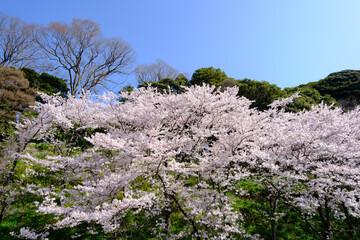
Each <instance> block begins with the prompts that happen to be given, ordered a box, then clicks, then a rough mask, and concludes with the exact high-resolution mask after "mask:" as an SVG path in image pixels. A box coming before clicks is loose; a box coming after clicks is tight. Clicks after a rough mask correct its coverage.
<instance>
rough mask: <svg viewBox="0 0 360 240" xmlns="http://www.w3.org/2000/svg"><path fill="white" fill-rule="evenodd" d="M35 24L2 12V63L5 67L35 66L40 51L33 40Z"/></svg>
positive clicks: (0, 14) (0, 37)
mask: <svg viewBox="0 0 360 240" xmlns="http://www.w3.org/2000/svg"><path fill="white" fill-rule="evenodd" d="M34 31H35V25H30V24H26V23H25V22H23V21H21V20H20V19H18V18H16V17H11V16H6V15H4V14H2V13H0V65H1V66H3V67H14V68H21V67H34V66H35V64H36V63H37V60H38V58H39V52H38V51H37V49H36V47H37V46H36V44H35V43H34V40H33V32H34Z"/></svg>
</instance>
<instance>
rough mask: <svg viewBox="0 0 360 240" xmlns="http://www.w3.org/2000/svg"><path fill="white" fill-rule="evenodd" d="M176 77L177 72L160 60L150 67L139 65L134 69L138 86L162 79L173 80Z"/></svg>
mask: <svg viewBox="0 0 360 240" xmlns="http://www.w3.org/2000/svg"><path fill="white" fill-rule="evenodd" d="M178 75H179V71H178V70H177V69H175V68H173V67H171V66H169V65H168V64H167V63H166V62H165V61H164V60H162V59H158V60H157V61H156V63H153V64H150V65H147V64H142V65H139V66H137V67H136V69H135V76H136V79H137V81H138V83H139V84H143V83H144V82H149V81H153V82H157V81H160V80H161V79H164V78H173V79H175V78H176V77H177V76H178Z"/></svg>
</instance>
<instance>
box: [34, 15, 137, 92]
mask: <svg viewBox="0 0 360 240" xmlns="http://www.w3.org/2000/svg"><path fill="white" fill-rule="evenodd" d="M36 40H37V43H38V44H39V47H40V48H41V49H42V51H43V53H44V54H45V55H46V56H47V57H48V59H49V60H50V63H51V69H52V70H56V69H61V70H64V72H65V73H66V75H67V77H68V80H69V87H70V92H71V94H72V95H73V96H78V95H79V94H81V92H82V91H93V90H95V88H96V87H99V86H103V87H106V85H107V84H108V83H110V82H111V83H116V82H113V81H111V80H110V79H109V77H110V76H112V75H114V74H128V73H129V72H130V67H131V66H132V64H133V62H134V60H135V52H134V50H133V49H132V48H131V47H130V46H129V45H128V44H127V43H125V42H124V41H123V40H122V39H120V38H112V39H107V38H103V37H102V35H101V31H100V28H99V26H98V24H96V23H95V22H93V21H91V20H81V19H73V20H72V22H71V24H70V25H69V24H66V23H60V22H53V23H50V24H49V25H48V26H47V27H44V28H41V29H40V30H39V31H38V36H37V37H36Z"/></svg>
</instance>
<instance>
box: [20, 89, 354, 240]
mask: <svg viewBox="0 0 360 240" xmlns="http://www.w3.org/2000/svg"><path fill="white" fill-rule="evenodd" d="M236 95H237V89H236V88H228V89H226V90H223V91H217V90H216V89H215V88H214V87H210V86H193V87H190V88H188V89H187V91H186V92H185V93H183V94H160V93H159V92H157V91H156V90H155V89H152V88H147V89H137V90H135V91H133V92H131V93H123V95H122V97H123V98H125V99H127V100H126V101H118V96H116V95H114V94H105V95H103V96H99V97H98V98H97V100H94V96H86V97H83V98H80V99H79V98H69V99H63V98H60V97H56V96H55V97H54V96H53V97H49V96H45V95H44V98H45V102H46V103H43V104H41V103H39V104H38V107H37V111H39V113H40V114H41V116H42V119H46V121H43V123H44V126H43V127H42V128H41V129H42V130H41V131H38V132H37V134H36V136H35V137H36V139H37V140H38V141H40V140H41V141H43V142H47V143H49V144H51V145H52V146H57V149H65V150H66V151H58V152H53V153H51V154H50V153H49V154H48V155H47V156H46V157H45V158H41V157H37V156H36V155H34V154H32V153H31V152H28V153H26V154H23V155H22V161H24V162H25V163H26V164H28V165H29V166H34V169H35V166H42V168H43V169H44V170H45V172H47V173H49V172H50V173H51V177H52V179H53V181H49V182H50V183H49V184H48V185H47V186H42V185H35V184H30V185H28V186H27V188H26V189H25V191H28V192H32V193H35V194H38V195H41V196H42V197H43V201H40V202H38V203H37V205H38V212H39V214H40V213H42V214H53V215H54V216H56V219H54V223H53V224H51V225H50V224H49V226H47V230H40V229H34V231H33V232H31V231H32V230H30V229H28V228H24V229H22V232H23V233H24V234H22V235H23V236H25V235H28V236H47V233H46V231H50V230H51V231H53V230H56V229H62V228H68V227H70V228H72V227H78V226H82V227H84V226H85V228H86V231H87V233H90V234H98V232H99V231H102V232H105V233H109V234H112V236H114V237H121V238H123V239H126V238H127V234H129V233H130V232H131V229H134V228H135V229H138V230H139V229H145V228H149V229H150V230H149V231H148V232H147V234H149V235H151V236H152V237H157V238H160V239H179V238H184V237H192V238H195V239H209V238H210V239H217V238H218V239H224V238H252V239H257V238H260V236H257V235H250V234H248V233H246V231H245V230H244V229H243V228H242V223H243V215H242V213H241V212H239V211H237V210H236V209H235V208H234V201H235V200H236V199H239V198H242V197H244V196H245V195H246V192H244V191H243V190H242V189H241V188H239V182H240V181H242V180H249V181H256V182H258V183H259V184H262V185H263V186H264V187H266V188H267V189H268V191H269V194H270V195H271V197H269V199H272V200H274V201H275V202H274V201H273V202H272V203H273V204H272V209H273V210H272V211H273V214H272V215H270V216H268V219H269V221H272V226H273V230H274V233H273V239H276V232H275V230H276V228H275V223H276V222H275V220H274V218H275V213H276V201H278V200H279V199H281V201H283V202H285V203H286V204H287V205H288V206H289V207H290V208H291V209H292V211H297V212H299V214H301V216H302V217H303V219H304V221H305V222H307V223H308V224H309V227H310V228H312V229H313V231H314V232H316V234H318V235H319V237H321V238H323V239H329V238H331V237H332V234H333V233H334V232H335V230H337V229H334V226H333V223H332V222H333V219H345V220H346V221H347V223H348V229H349V231H352V232H353V233H354V234H355V231H356V229H357V227H358V226H356V224H355V221H354V220H355V219H359V211H360V205H359V196H360V192H359V191H360V187H359V180H360V177H359V173H360V164H359V162H360V160H359V157H360V156H359V153H360V152H359V151H360V146H359V144H360V142H359V139H360V128H359V126H358V123H359V120H360V109H356V110H354V111H350V112H347V113H343V112H341V110H340V109H331V108H330V107H328V106H319V107H315V108H313V109H312V110H310V111H308V112H300V113H287V112H285V111H284V106H285V105H286V104H287V103H289V102H291V101H292V98H289V99H285V100H282V101H276V102H274V103H273V104H272V106H271V108H270V109H269V110H267V111H263V112H260V111H258V110H256V109H250V105H251V103H252V102H251V101H249V100H247V99H245V98H238V97H237V96H236ZM34 121H35V120H34ZM36 121H39V120H36ZM27 124H28V126H30V125H29V124H32V123H31V122H29V123H27ZM41 126H42V125H41ZM23 128H24V129H25V128H26V127H24V126H23ZM30 129H31V128H30ZM59 130H61V131H60V132H66V131H68V132H69V131H70V132H71V133H72V135H83V137H84V139H85V140H86V141H88V143H89V146H90V147H88V148H81V147H79V146H77V145H76V144H74V143H73V142H72V141H71V139H70V140H64V139H62V138H59V136H58V135H59ZM84 132H85V133H86V134H84ZM29 136H30V137H31V138H33V137H34V135H31V134H30V135H29ZM74 139H77V138H74ZM69 149H71V151H69ZM39 171H40V170H39ZM43 173H44V172H43ZM32 174H41V171H40V172H38V173H32ZM278 217H281V215H279V216H278ZM131 218H133V219H134V218H137V219H141V221H140V222H135V221H129V219H131ZM317 218H318V219H319V222H320V225H321V227H320V228H319V227H317V225H316V226H314V225H313V224H312V221H314V219H315V220H316V219H317ZM55 220H56V221H55ZM174 222H180V224H179V225H181V228H174V226H173V225H174ZM49 229H50V230H49ZM25 233H26V234H25ZM14 234H15V235H16V233H14ZM19 234H21V232H20V233H19ZM74 237H76V236H74ZM77 237H81V233H79V235H77Z"/></svg>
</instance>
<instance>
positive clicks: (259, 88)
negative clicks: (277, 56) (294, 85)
mask: <svg viewBox="0 0 360 240" xmlns="http://www.w3.org/2000/svg"><path fill="white" fill-rule="evenodd" d="M237 86H238V87H239V92H238V96H239V97H246V98H247V99H250V100H254V102H253V103H252V104H251V107H254V108H257V109H259V110H261V111H262V110H266V109H268V108H269V104H271V103H272V102H273V101H274V100H276V99H278V98H282V97H285V95H286V94H285V92H284V91H283V90H281V88H279V87H278V86H276V85H275V84H270V83H268V82H266V81H262V82H260V81H255V80H251V79H247V78H245V79H243V80H238V81H237Z"/></svg>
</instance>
